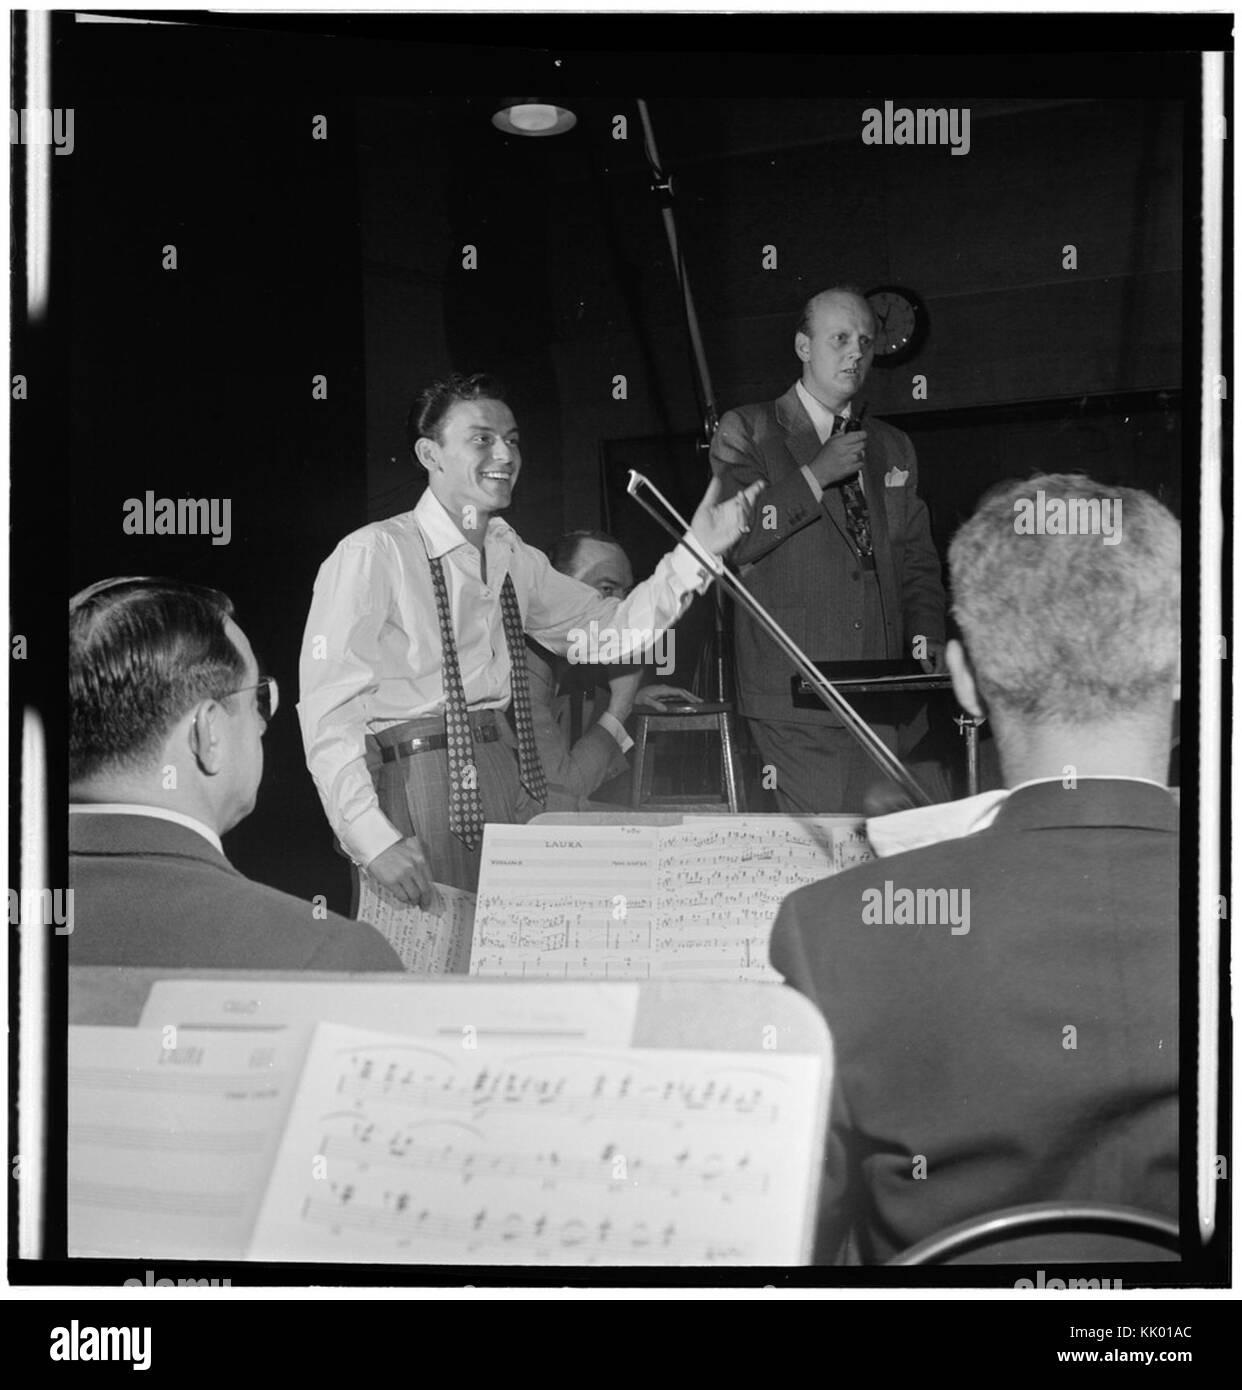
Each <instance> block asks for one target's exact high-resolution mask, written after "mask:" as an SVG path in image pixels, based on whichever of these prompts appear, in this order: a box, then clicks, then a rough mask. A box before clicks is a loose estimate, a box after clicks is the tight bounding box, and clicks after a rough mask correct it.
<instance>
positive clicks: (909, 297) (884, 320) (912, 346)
mask: <svg viewBox="0 0 1242 1390" xmlns="http://www.w3.org/2000/svg"><path fill="white" fill-rule="evenodd" d="M864 297H865V299H866V301H867V303H868V304H870V305H871V312H872V313H873V314H874V315H875V365H876V366H877V367H899V366H901V364H902V363H903V362H908V361H909V360H910V359H911V358H912V357H913V356H914V355H915V353H916V352H918V350H919V349H920V348H921V347H922V346H923V344H924V343H925V342H926V341H927V332H928V328H929V322H928V317H927V306H926V305H925V304H924V303H923V301H922V300H921V299H920V298H919V297H918V295H917V294H915V293H914V291H913V290H908V289H906V288H905V287H904V286H902V285H877V286H876V288H875V289H873V290H868V291H867V293H866V295H865V296H864Z"/></svg>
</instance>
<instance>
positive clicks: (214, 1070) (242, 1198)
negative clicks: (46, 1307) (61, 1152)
mask: <svg viewBox="0 0 1242 1390" xmlns="http://www.w3.org/2000/svg"><path fill="white" fill-rule="evenodd" d="M169 1043H173V1044H175V1045H173V1046H166V1044H169ZM304 1045H305V1039H304V1038H301V1037H298V1036H292V1035H289V1034H281V1033H253V1032H246V1033H232V1032H230V1033H221V1032H197V1031H191V1030H183V1029H176V1030H172V1032H165V1031H164V1030H163V1029H156V1028H141V1029H140V1028H93V1027H81V1026H75V1027H71V1028H70V1029H69V1233H68V1250H69V1254H70V1255H105V1256H118V1257H134V1256H140V1257H143V1258H149V1259H187V1258H194V1259H241V1258H243V1257H244V1254H245V1250H246V1245H247V1243H248V1241H249V1238H250V1235H251V1231H252V1229H253V1226H254V1219H255V1215H256V1213H257V1211H258V1206H259V1201H260V1199H261V1197H262V1193H263V1189H264V1184H265V1182H266V1179H267V1175H268V1173H269V1171H270V1169H271V1165H272V1162H273V1159H274V1158H275V1154H276V1149H277V1145H278V1143H279V1139H280V1134H281V1129H282V1126H283V1123H284V1120H285V1117H286V1115H287V1113H288V1109H289V1103H290V1100H291V1097H292V1094H293V1089H294V1083H295V1082H296V1080H297V1075H298V1064H299V1062H300V1059H301V1054H302V1051H303V1049H304Z"/></svg>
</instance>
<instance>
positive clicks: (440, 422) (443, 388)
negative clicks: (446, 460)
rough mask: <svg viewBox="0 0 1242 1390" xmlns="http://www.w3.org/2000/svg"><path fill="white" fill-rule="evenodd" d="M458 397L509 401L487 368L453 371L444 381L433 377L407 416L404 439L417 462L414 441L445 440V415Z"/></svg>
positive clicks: (464, 399) (468, 399) (461, 399)
mask: <svg viewBox="0 0 1242 1390" xmlns="http://www.w3.org/2000/svg"><path fill="white" fill-rule="evenodd" d="M458 401H504V402H505V403H506V404H508V401H507V398H506V393H505V388H504V386H503V385H502V384H501V382H499V381H498V380H497V379H496V378H495V377H494V376H489V375H488V373H487V372H475V373H474V374H473V375H472V376H464V375H463V374H462V373H461V372H454V373H453V374H452V375H451V376H446V377H445V378H444V379H443V380H442V381H433V382H432V383H431V385H430V386H428V387H426V388H424V389H423V390H422V391H420V392H419V394H418V396H417V398H416V399H415V401H414V404H413V405H412V406H411V407H410V413H409V415H407V416H406V421H405V439H406V443H407V444H408V445H409V449H410V457H411V458H412V459H414V461H415V462H416V463H417V461H418V458H417V455H416V454H415V453H414V446H415V444H417V443H418V441H419V440H420V439H434V440H435V441H436V443H437V444H442V443H443V442H444V439H443V435H442V430H443V428H444V417H445V416H446V415H447V414H448V413H449V411H450V410H452V408H453V407H454V406H455V405H456V404H457V402H458Z"/></svg>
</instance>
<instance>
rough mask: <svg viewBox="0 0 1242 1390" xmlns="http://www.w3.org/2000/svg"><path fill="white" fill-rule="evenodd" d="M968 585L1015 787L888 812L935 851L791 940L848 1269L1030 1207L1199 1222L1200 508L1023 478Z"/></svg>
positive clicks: (977, 662) (848, 899)
mask: <svg viewBox="0 0 1242 1390" xmlns="http://www.w3.org/2000/svg"><path fill="white" fill-rule="evenodd" d="M1045 513H1048V514H1051V515H1052V518H1053V521H1052V525H1051V526H1048V525H1045V524H1043V522H1042V521H1041V520H1040V518H1041V516H1043V515H1044V514H1045ZM1067 517H1075V518H1085V519H1086V522H1087V525H1086V527H1085V529H1084V527H1083V526H1082V525H1080V524H1077V523H1076V524H1075V526H1074V529H1073V530H1067V529H1066V522H1065V518H1067ZM1093 517H1094V518H1095V519H1096V521H1097V523H1098V524H1097V526H1096V528H1095V529H1094V530H1093V529H1091V525H1090V522H1091V519H1092V518H1093ZM949 573H950V580H951V588H952V593H953V616H954V617H955V618H956V619H957V622H958V624H959V626H960V628H961V631H962V637H963V642H964V645H963V643H962V642H957V641H956V640H955V641H951V642H950V643H949V646H948V651H947V653H946V656H947V660H948V665H949V672H950V674H951V676H952V678H953V687H954V690H955V692H956V694H957V697H958V700H959V702H960V703H961V705H962V707H963V708H964V709H965V710H967V711H968V712H969V713H971V714H973V715H976V716H978V715H982V714H985V713H986V714H987V716H988V718H989V719H990V721H991V723H992V725H993V728H994V729H995V732H996V742H997V746H998V748H999V751H1000V760H1001V767H1002V771H1003V774H1004V781H1005V786H1006V788H1007V789H1008V791H1007V793H1006V794H1004V795H1003V796H1000V797H997V795H996V793H989V794H987V795H986V796H981V797H975V798H968V801H967V803H962V805H961V810H962V811H965V809H966V806H967V805H969V803H971V802H973V803H974V809H973V811H972V813H971V818H970V819H967V818H965V817H964V816H959V817H958V819H959V821H960V823H961V824H962V825H963V827H967V826H969V827H970V828H971V831H972V833H963V830H961V829H959V830H958V831H957V838H945V837H944V834H943V828H944V824H945V818H946V816H949V815H952V814H954V813H955V812H956V811H957V809H958V808H956V807H955V806H954V805H952V804H950V805H949V806H929V807H920V808H918V809H917V810H913V811H907V812H903V813H900V814H899V815H895V816H891V817H886V818H885V819H886V820H889V821H893V822H896V821H904V822H906V825H907V830H906V835H905V839H906V843H908V844H912V845H917V844H919V843H920V840H919V838H918V836H917V835H916V834H915V832H916V831H917V830H919V828H920V826H921V827H922V829H923V838H922V841H921V844H922V847H919V848H911V849H909V850H908V851H907V852H905V853H899V854H894V855H892V856H891V857H888V858H881V859H878V860H876V861H874V862H873V863H869V864H864V865H860V866H858V867H856V868H853V869H850V870H848V871H847V872H845V873H842V874H837V875H836V876H835V877H833V878H829V879H826V880H824V881H823V882H821V883H816V884H812V885H811V886H810V887H807V888H801V889H798V890H797V891H796V892H794V893H791V894H790V896H789V897H787V898H786V899H785V901H784V903H783V904H782V905H781V909H780V912H779V914H778V915H777V919H776V925H775V927H774V928H773V932H772V942H771V956H772V963H773V965H774V966H775V967H776V969H777V970H779V971H780V972H781V974H782V975H784V977H785V979H786V980H787V981H788V983H789V984H791V985H793V986H794V987H795V988H796V989H798V990H800V991H801V992H802V993H803V994H805V995H806V996H807V997H808V998H809V999H811V1000H812V1001H813V1002H814V1003H815V1004H817V1005H818V1006H819V1008H820V1010H821V1011H822V1013H823V1015H824V1018H825V1019H826V1020H827V1022H828V1027H829V1029H830V1030H831V1032H832V1037H833V1048H834V1054H835V1057H836V1078H835V1084H834V1093H833V1108H832V1121H831V1127H830V1134H829V1148H828V1162H827V1171H826V1176H825V1185H824V1209H825V1222H824V1227H823V1231H822V1236H823V1240H822V1244H821V1252H820V1253H821V1258H822V1259H825V1260H832V1259H833V1258H834V1256H835V1255H836V1254H837V1253H838V1252H839V1251H840V1249H841V1246H842V1243H843V1242H844V1240H845V1239H846V1237H847V1236H848V1235H849V1234H851V1233H852V1234H853V1236H854V1237H855V1239H856V1241H857V1254H858V1255H859V1256H860V1257H861V1258H862V1260H864V1261H868V1262H869V1261H876V1262H883V1261H885V1260H887V1259H889V1258H890V1257H891V1256H893V1255H895V1254H896V1253H897V1252H898V1251H900V1250H902V1249H904V1248H906V1247H908V1246H910V1245H912V1244H914V1243H915V1242H917V1241H919V1240H922V1239H924V1238H926V1237H928V1236H931V1235H934V1234H936V1233H937V1232H939V1231H942V1230H945V1229H946V1228H948V1227H950V1226H953V1225H955V1224H957V1223H958V1222H960V1221H963V1220H966V1219H968V1218H971V1217H982V1216H984V1215H986V1214H988V1213H990V1212H994V1211H998V1210H1001V1209H1003V1208H1006V1207H1013V1206H1021V1205H1025V1204H1027V1203H1033V1202H1051V1201H1057V1202H1096V1203H1099V1202H1105V1203H1116V1204H1120V1205H1122V1206H1130V1207H1137V1208H1139V1209H1140V1210H1146V1211H1151V1212H1154V1213H1157V1214H1159V1215H1161V1216H1164V1217H1166V1218H1172V1219H1173V1220H1176V1219H1177V1214H1178V1181H1177V1161H1178V1108H1177V1090H1178V989H1177V976H1178V925H1177V923H1178V903H1177V871H1178V843H1177V804H1176V802H1175V801H1174V799H1173V797H1172V796H1171V795H1170V794H1169V792H1168V791H1167V790H1166V788H1165V772H1166V769H1167V767H1168V761H1169V740H1170V733H1171V728H1172V715H1173V694H1174V688H1175V683H1176V680H1177V672H1178V643H1179V605H1180V595H1181V570H1180V532H1179V529H1178V525H1177V522H1176V521H1175V520H1174V519H1173V517H1172V516H1171V515H1170V514H1169V513H1168V512H1167V511H1166V510H1165V509H1164V507H1162V506H1161V505H1160V503H1159V502H1157V501H1156V500H1155V499H1154V498H1152V497H1149V496H1148V495H1147V494H1146V493H1142V492H1138V491H1135V490H1133V489H1130V488H1105V487H1104V486H1102V485H1101V484H1099V483H1096V482H1093V481H1092V480H1091V479H1089V478H1085V477H1080V476H1077V475H1066V474H1059V475H1048V476H1042V477H1035V478H1031V479H1029V480H1027V481H1025V482H1021V483H1008V484H1004V485H1002V486H1001V487H1000V488H998V489H996V490H995V491H993V492H992V493H991V494H989V496H987V497H986V498H985V499H984V500H983V502H982V503H981V504H980V505H979V507H978V509H977V510H976V512H975V514H974V515H973V516H972V517H971V518H970V520H969V521H967V522H966V524H965V525H964V526H963V527H962V528H961V530H959V531H958V533H957V535H956V536H955V537H954V539H953V544H952V546H951V547H950V549H949ZM981 810H982V812H983V813H982V814H980V811H981ZM951 833H952V832H951ZM1013 1258H1014V1259H1015V1260H1018V1259H1021V1258H1022V1256H1020V1255H1019V1254H1018V1253H1016V1252H1015V1253H1014V1254H1013Z"/></svg>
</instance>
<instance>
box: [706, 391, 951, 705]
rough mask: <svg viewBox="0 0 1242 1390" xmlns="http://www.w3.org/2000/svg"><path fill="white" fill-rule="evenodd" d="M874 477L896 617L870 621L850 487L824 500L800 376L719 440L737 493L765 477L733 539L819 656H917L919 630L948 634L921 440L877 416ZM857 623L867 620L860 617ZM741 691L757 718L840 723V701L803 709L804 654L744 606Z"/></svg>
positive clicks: (880, 575) (884, 575)
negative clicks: (799, 666) (864, 611)
mask: <svg viewBox="0 0 1242 1390" xmlns="http://www.w3.org/2000/svg"><path fill="white" fill-rule="evenodd" d="M866 429H867V462H866V464H865V465H864V467H863V470H862V477H863V488H864V491H865V493H866V497H867V504H868V510H869V512H870V516H871V532H872V545H873V548H874V553H875V562H876V578H877V580H878V582H879V590H880V600H881V604H882V606H883V612H884V620H883V624H882V626H881V628H880V630H878V631H867V630H865V627H864V625H863V624H862V623H861V620H860V619H859V618H858V617H857V604H858V596H859V594H860V593H861V572H860V569H859V565H858V559H857V555H856V552H855V550H854V547H853V544H852V543H851V541H850V538H849V530H848V527H847V524H846V519H845V504H844V502H843V500H842V496H841V489H840V487H829V488H826V489H825V490H824V496H823V500H822V501H820V502H817V501H816V499H815V494H814V493H813V492H812V491H811V489H810V487H809V485H808V484H807V481H806V477H805V476H804V474H803V473H802V471H801V470H802V468H803V467H804V466H806V465H808V464H810V463H811V462H812V461H813V460H814V458H815V456H816V454H817V453H819V450H820V447H821V446H820V442H819V436H818V435H817V434H816V433H815V426H814V425H813V424H812V423H811V417H810V416H809V415H808V414H807V413H806V410H805V408H804V407H803V405H802V402H801V401H800V400H799V399H798V393H797V391H796V389H795V388H793V387H791V388H790V389H789V390H788V391H786V393H785V394H784V395H783V396H782V397H781V398H780V400H778V401H771V402H765V403H763V404H760V405H745V406H741V407H739V408H738V409H737V410H730V411H728V412H726V414H725V415H724V417H723V418H722V420H721V421H720V426H719V428H718V429H717V430H716V435H715V438H714V439H713V440H712V449H711V459H712V470H713V472H714V473H715V474H716V475H717V476H718V477H719V478H721V480H722V481H723V483H724V492H725V495H726V496H732V495H733V494H734V493H736V492H739V491H740V490H741V489H742V488H744V487H747V486H749V485H750V484H751V483H753V482H755V481H757V480H758V479H760V478H762V479H763V480H764V481H765V482H766V483H767V486H766V487H765V488H764V489H763V491H762V492H761V493H760V494H759V500H758V505H757V510H756V516H755V522H754V524H753V525H752V527H751V530H750V532H749V534H748V535H746V536H744V537H743V538H742V540H741V541H740V542H739V543H738V545H737V547H736V548H735V550H734V551H733V554H732V556H731V559H732V560H733V561H734V562H735V563H736V564H738V565H739V566H741V567H742V574H743V577H744V580H745V583H746V585H747V587H748V588H749V589H750V591H751V593H753V594H754V596H755V597H756V598H757V599H758V600H759V601H760V602H761V603H762V604H763V605H764V606H765V607H766V608H767V609H768V610H769V611H770V612H771V614H772V616H773V617H774V618H775V619H776V620H777V622H779V623H780V624H781V626H782V627H784V628H785V630H786V631H787V632H788V633H789V635H790V636H791V637H792V638H793V640H794V641H795V642H796V643H798V645H799V646H800V647H801V648H802V649H803V650H804V651H805V652H806V653H807V655H808V656H809V657H810V658H811V659H812V660H813V661H863V660H866V661H877V660H884V659H890V660H891V659H896V658H899V657H901V656H908V655H909V653H910V644H911V643H912V642H913V640H914V638H915V637H916V636H918V635H920V634H921V635H923V636H925V637H926V638H927V639H928V640H929V641H936V642H942V641H943V640H944V611H945V599H944V587H943V585H942V584H941V581H940V560H939V558H938V557H937V555H936V549H935V546H934V545H933V544H932V539H931V523H930V519H929V517H928V514H927V507H926V505H925V504H924V503H923V501H922V500H921V499H920V498H919V495H918V464H917V462H916V460H915V457H914V446H913V445H912V444H911V443H910V440H909V438H908V437H907V436H906V435H904V434H902V432H901V431H900V430H897V429H894V428H893V427H892V426H891V425H886V424H885V423H884V422H883V421H882V420H875V419H871V418H868V420H867V422H866ZM856 624H858V625H857V626H856ZM736 634H737V644H736V645H737V672H738V696H739V703H740V705H741V708H742V710H743V712H744V713H746V714H748V715H750V716H751V717H753V718H760V719H772V720H791V721H795V722H799V723H829V724H835V723H837V722H838V721H837V720H836V717H835V716H834V715H833V714H831V713H830V711H828V710H817V709H809V710H800V709H795V708H794V707H793V705H792V703H791V700H790V684H789V682H790V677H791V676H793V675H794V674H795V671H794V666H793V664H792V663H791V662H790V661H789V660H788V659H787V658H786V657H785V656H784V655H783V653H782V652H781V651H780V649H779V648H778V647H777V646H776V644H775V643H774V642H772V640H771V639H770V638H769V637H768V636H767V634H766V633H764V631H763V630H762V629H761V628H760V627H759V625H758V624H757V623H755V622H754V620H753V619H752V618H750V616H749V615H748V614H746V613H744V612H742V611H741V610H739V611H738V613H737V618H736Z"/></svg>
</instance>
